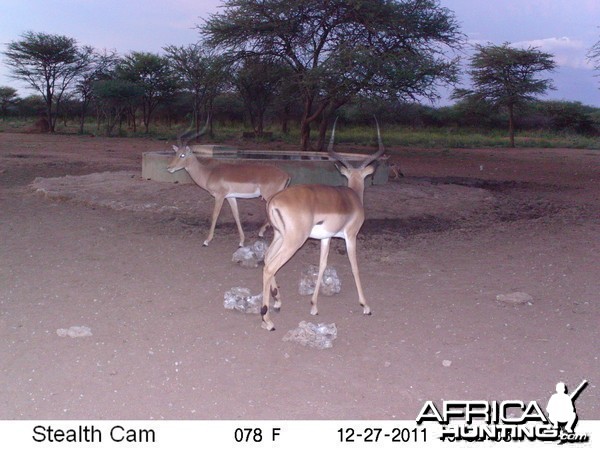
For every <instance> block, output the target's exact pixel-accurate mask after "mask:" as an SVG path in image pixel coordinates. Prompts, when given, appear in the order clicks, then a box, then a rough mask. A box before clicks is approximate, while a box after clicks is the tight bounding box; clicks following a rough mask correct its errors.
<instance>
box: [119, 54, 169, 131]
mask: <svg viewBox="0 0 600 450" xmlns="http://www.w3.org/2000/svg"><path fill="white" fill-rule="evenodd" d="M116 73H117V76H118V77H119V78H121V79H123V80H127V81H130V82H132V83H135V84H137V85H138V86H140V87H141V88H142V90H143V92H144V94H143V95H142V99H141V100H142V102H141V103H142V120H143V123H144V128H145V131H146V133H148V130H149V127H150V119H151V118H152V113H154V111H155V110H156V107H157V106H158V105H159V104H160V103H161V102H164V101H166V100H170V99H172V98H173V95H174V94H175V92H176V90H177V81H176V78H175V76H174V74H173V72H172V70H171V66H170V65H169V61H168V60H167V59H166V58H164V57H162V56H160V55H157V54H154V53H147V52H132V53H131V54H129V55H127V56H125V57H124V58H123V59H122V60H121V62H120V63H119V65H118V66H117V69H116ZM132 118H133V119H134V129H135V117H132Z"/></svg>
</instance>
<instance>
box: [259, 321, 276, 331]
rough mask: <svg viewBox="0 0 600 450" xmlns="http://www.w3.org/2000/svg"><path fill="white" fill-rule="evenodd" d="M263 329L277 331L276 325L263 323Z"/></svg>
mask: <svg viewBox="0 0 600 450" xmlns="http://www.w3.org/2000/svg"><path fill="white" fill-rule="evenodd" d="M261 327H262V328H264V329H265V330H267V331H275V325H274V324H273V323H267V322H263V323H262V324H261Z"/></svg>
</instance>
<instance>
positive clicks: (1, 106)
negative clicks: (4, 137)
mask: <svg viewBox="0 0 600 450" xmlns="http://www.w3.org/2000/svg"><path fill="white" fill-rule="evenodd" d="M18 100H19V96H18V95H17V90H16V89H13V88H11V87H10V86H0V117H6V115H7V114H8V109H9V108H10V107H11V106H13V105H16V103H17V101H18Z"/></svg>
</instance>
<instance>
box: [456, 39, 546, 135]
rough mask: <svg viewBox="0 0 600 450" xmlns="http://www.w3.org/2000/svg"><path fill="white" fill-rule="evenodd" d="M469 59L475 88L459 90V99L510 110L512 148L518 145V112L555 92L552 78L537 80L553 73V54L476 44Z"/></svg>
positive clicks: (507, 44) (508, 44)
mask: <svg viewBox="0 0 600 450" xmlns="http://www.w3.org/2000/svg"><path fill="white" fill-rule="evenodd" d="M475 49H476V52H475V54H474V55H473V56H472V57H471V59H470V63H469V65H470V70H469V71H468V73H469V75H470V76H471V78H472V80H473V85H474V88H473V89H472V90H468V89H457V90H455V91H454V93H453V97H454V98H456V99H466V98H471V99H475V100H476V101H487V102H490V103H491V104H492V105H493V106H494V107H496V108H502V107H504V108H506V110H507V111H508V132H509V137H510V146H511V147H514V146H515V109H516V108H517V107H519V106H523V105H525V104H526V103H528V102H530V101H532V100H534V99H535V98H536V95H540V94H544V93H545V92H546V91H547V90H548V89H553V86H552V81H551V80H550V79H543V78H538V77H537V76H538V75H539V74H540V73H541V72H546V71H552V70H554V68H555V67H556V63H555V62H554V60H553V59H552V55H551V54H549V53H544V52H541V51H539V50H538V49H537V48H535V47H529V48H527V49H519V48H513V47H511V46H510V43H508V42H506V43H504V44H502V45H485V46H484V45H476V46H475Z"/></svg>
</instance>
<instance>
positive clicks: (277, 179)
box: [167, 120, 290, 247]
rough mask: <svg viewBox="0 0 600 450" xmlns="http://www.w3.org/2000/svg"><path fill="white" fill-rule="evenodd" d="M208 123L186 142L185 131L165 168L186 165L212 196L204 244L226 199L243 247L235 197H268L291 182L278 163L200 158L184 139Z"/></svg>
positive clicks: (182, 167) (210, 237)
mask: <svg viewBox="0 0 600 450" xmlns="http://www.w3.org/2000/svg"><path fill="white" fill-rule="evenodd" d="M207 126H208V120H207V122H206V125H205V126H204V128H203V129H202V130H201V131H200V132H199V133H196V134H194V135H193V136H191V137H188V138H187V139H186V140H185V142H182V140H181V138H182V136H185V134H184V135H182V136H180V137H179V139H178V140H179V146H176V145H174V146H173V150H174V151H175V157H174V158H173V160H172V161H171V163H170V164H169V166H168V167H167V170H168V171H169V172H170V173H174V172H176V171H178V170H181V169H185V170H186V171H187V172H188V173H189V175H190V177H191V178H192V180H194V182H195V183H196V184H197V185H198V186H200V187H201V188H202V189H204V190H206V191H208V192H209V193H210V195H212V196H213V197H214V198H215V206H214V209H213V213H212V219H211V224H210V230H209V232H208V237H207V238H206V240H205V241H204V245H205V246H207V245H208V244H209V242H210V241H211V240H212V238H213V236H214V233H215V226H216V224H217V218H218V217H219V213H220V212H221V208H222V206H223V202H224V201H225V200H227V202H228V203H229V206H230V207H231V212H232V213H233V218H234V219H235V223H236V225H237V229H238V233H239V235H240V242H239V245H240V247H242V246H243V245H244V240H245V236H244V231H243V230H242V225H241V223H240V214H239V210H238V206H237V200H236V199H238V198H256V197H262V198H263V199H265V200H267V201H268V200H269V199H270V198H271V197H273V195H275V194H276V193H277V192H279V191H281V190H282V189H284V188H285V187H287V185H288V184H289V182H290V176H289V175H288V174H287V172H285V171H283V170H282V169H280V168H279V167H277V166H274V165H268V164H249V163H240V164H224V163H217V162H216V161H215V160H214V159H212V158H202V162H200V161H199V160H198V158H197V157H196V155H195V154H194V152H193V150H192V149H191V148H190V147H189V146H187V143H188V142H189V141H191V140H192V139H194V138H196V137H198V136H202V135H203V134H205V133H206V129H207ZM268 225H269V223H268V221H265V223H264V224H263V225H262V227H261V228H260V231H259V233H258V235H259V236H261V237H262V236H263V234H264V232H265V230H266V228H267V226H268Z"/></svg>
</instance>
